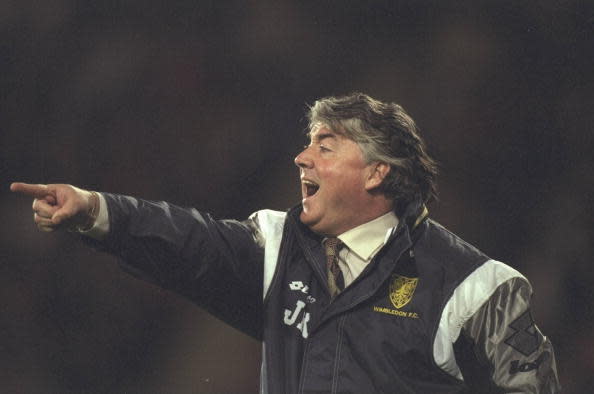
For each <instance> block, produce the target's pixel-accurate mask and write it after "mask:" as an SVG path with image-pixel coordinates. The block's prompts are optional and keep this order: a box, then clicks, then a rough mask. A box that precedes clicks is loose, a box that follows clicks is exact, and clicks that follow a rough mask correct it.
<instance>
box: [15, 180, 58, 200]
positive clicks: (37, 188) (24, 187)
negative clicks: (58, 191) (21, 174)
mask: <svg viewBox="0 0 594 394" xmlns="http://www.w3.org/2000/svg"><path fill="white" fill-rule="evenodd" d="M10 191H12V192H16V193H22V194H26V195H28V196H31V197H35V198H44V197H46V196H48V195H52V196H53V193H51V192H50V190H49V188H48V187H47V185H32V184H29V183H21V182H15V183H13V184H11V185H10Z"/></svg>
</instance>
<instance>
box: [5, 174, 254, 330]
mask: <svg viewBox="0 0 594 394" xmlns="http://www.w3.org/2000/svg"><path fill="white" fill-rule="evenodd" d="M11 190H13V191H15V192H20V193H23V194H26V195H29V196H31V197H34V198H35V200H34V203H33V210H34V211H35V215H34V216H35V219H34V220H35V222H36V223H37V226H38V227H39V228H40V229H41V230H44V231H53V230H57V229H76V230H79V231H80V230H88V229H89V228H91V227H92V226H93V222H94V221H95V219H96V217H97V216H96V213H97V207H98V205H96V204H99V199H101V200H103V202H104V204H105V205H104V206H103V207H102V209H103V208H104V209H105V212H103V213H102V215H103V214H106V213H108V215H106V216H108V220H109V223H108V224H109V232H108V233H107V234H103V237H101V241H100V242H99V241H96V240H94V239H91V238H89V237H83V240H84V241H85V242H87V243H90V244H91V245H92V246H94V247H96V248H98V249H101V250H104V251H106V252H108V253H111V254H113V255H115V256H117V257H119V258H120V261H121V266H122V268H123V269H124V270H126V271H128V272H129V273H131V274H133V275H134V276H137V277H140V278H142V279H144V280H147V281H151V282H153V283H155V284H158V285H159V286H162V287H164V288H168V289H171V290H173V291H175V292H177V293H179V294H182V295H184V296H186V297H188V298H189V299H191V300H193V301H194V302H196V303H197V304H199V305H200V306H202V307H204V308H205V309H207V310H208V311H209V312H211V313H212V314H213V315H215V316H217V317H218V318H220V319H221V320H223V321H226V322H227V323H229V324H231V325H232V326H234V327H236V328H238V329H240V330H241V331H244V332H246V333H247V334H249V335H252V336H254V337H259V335H260V319H261V302H262V286H263V285H262V276H263V274H262V270H263V263H264V250H263V245H262V244H261V242H259V241H258V240H257V239H256V238H257V228H255V227H254V225H252V224H250V223H251V222H250V221H247V222H238V221H235V220H215V219H213V218H212V217H211V216H210V215H208V214H206V213H202V212H199V211H197V210H195V209H192V208H183V207H179V206H176V205H173V204H169V203H166V202H154V201H146V200H140V199H136V198H133V197H128V196H121V195H115V194H109V193H101V196H100V197H99V195H98V194H97V193H95V192H90V191H86V190H82V189H79V188H77V187H74V186H71V185H29V184H24V183H15V184H13V185H12V186H11ZM87 235H89V233H87Z"/></svg>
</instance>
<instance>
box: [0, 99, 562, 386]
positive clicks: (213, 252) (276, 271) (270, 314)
mask: <svg viewBox="0 0 594 394" xmlns="http://www.w3.org/2000/svg"><path fill="white" fill-rule="evenodd" d="M309 120H310V132H309V137H310V141H311V142H310V144H309V145H308V146H306V147H305V149H304V150H303V151H302V152H301V153H300V154H299V155H298V156H297V157H296V158H295V163H296V164H297V166H298V167H299V170H300V175H301V188H302V197H303V199H302V202H301V204H299V205H298V206H297V207H295V208H293V209H291V210H289V211H288V212H275V211H270V210H263V211H259V212H256V213H255V214H253V215H252V216H251V217H250V218H249V219H248V220H246V221H244V222H239V221H234V220H214V219H213V218H212V217H210V216H209V215H208V214H204V213H200V212H198V211H196V210H194V209H185V208H180V207H177V206H174V205H171V204H168V203H164V202H160V203H155V202H149V201H143V200H138V199H135V198H132V197H126V196H120V195H113V194H107V193H101V194H99V193H96V192H89V191H86V190H81V189H78V188H75V187H73V186H70V185H26V184H21V183H16V184H13V185H12V186H11V189H12V190H13V191H17V192H22V193H25V194H28V195H31V196H34V197H35V200H34V203H33V210H34V211H35V217H34V220H35V222H36V223H37V225H38V226H39V228H40V229H42V230H46V231H52V230H54V229H57V228H70V229H75V230H76V231H80V232H81V233H83V234H84V235H85V236H86V237H84V238H85V239H86V240H87V242H89V243H91V244H93V245H94V246H96V247H98V248H101V249H103V250H105V251H107V252H110V253H113V254H115V255H117V256H119V257H120V258H121V260H122V265H123V267H124V268H125V269H127V270H129V271H130V272H132V273H133V274H135V275H137V276H141V277H144V278H146V279H147V280H151V281H154V282H156V283H158V284H159V285H161V286H163V287H166V288H170V289H173V290H175V291H177V292H179V293H181V294H183V295H185V296H187V297H189V298H190V299H192V300H194V301H195V302H197V303H198V304H199V305H201V306H203V307H204V308H206V309H207V310H208V311H210V312H211V313H212V314H214V315H215V316H217V317H219V318H221V319H222V320H224V321H226V322H228V323H229V324H231V325H233V326H235V327H237V328H239V329H240V330H242V331H243V332H245V333H247V334H249V335H252V336H254V337H256V338H259V339H261V340H262V342H263V366H262V376H261V387H262V392H264V393H394V392H398V393H461V392H472V393H476V392H514V393H556V392H558V391H559V383H558V379H557V373H556V366H555V358H554V354H553V349H552V346H551V344H550V342H549V341H548V340H547V339H546V338H545V337H544V336H543V335H542V334H541V333H540V331H539V330H538V328H537V327H536V325H535V324H534V321H533V320H532V316H531V314H530V296H531V287H530V284H529V283H528V281H527V280H526V278H524V277H523V276H522V275H521V274H520V273H519V272H517V271H516V270H514V269H512V268H511V267H509V266H507V265H505V264H503V263H500V262H497V261H495V260H492V259H490V258H489V257H487V256H485V255H484V254H483V253H482V252H480V251H479V250H477V249H476V248H474V247H473V246H471V245H469V244H467V243H465V242H464V241H462V240H461V239H460V238H458V237H457V236H455V235H453V234H452V233H450V232H449V231H447V230H446V229H445V228H443V227H442V226H440V225H439V224H437V223H436V222H434V221H432V220H430V219H428V217H427V209H426V206H425V205H426V203H428V202H429V201H430V200H431V199H432V198H433V197H434V195H435V182H434V178H435V175H436V170H435V165H434V162H433V160H432V159H431V158H430V157H429V156H428V155H427V153H426V150H425V146H424V143H423V141H422V140H421V138H420V137H419V134H418V131H417V128H416V126H415V124H414V122H413V120H412V119H411V118H410V117H409V116H408V115H407V114H406V113H405V112H404V110H403V109H402V108H401V107H400V106H398V105H397V104H393V103H382V102H379V101H377V100H374V99H372V98H370V97H368V96H366V95H363V94H352V95H349V96H344V97H330V98H325V99H321V100H319V101H317V102H316V103H315V105H314V106H313V107H312V108H311V109H310V112H309Z"/></svg>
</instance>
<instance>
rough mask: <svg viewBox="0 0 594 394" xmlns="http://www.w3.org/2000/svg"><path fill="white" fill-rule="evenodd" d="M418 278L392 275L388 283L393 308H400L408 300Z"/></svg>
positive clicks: (413, 291) (411, 295)
mask: <svg viewBox="0 0 594 394" xmlns="http://www.w3.org/2000/svg"><path fill="white" fill-rule="evenodd" d="M418 282H419V278H407V277H406V276H401V275H394V276H393V277H392V283H391V284H390V301H392V305H394V307H395V308H397V309H400V308H402V307H403V306H405V305H406V304H408V303H409V302H410V300H411V299H412V297H413V294H414V293H415V289H416V288H417V283H418Z"/></svg>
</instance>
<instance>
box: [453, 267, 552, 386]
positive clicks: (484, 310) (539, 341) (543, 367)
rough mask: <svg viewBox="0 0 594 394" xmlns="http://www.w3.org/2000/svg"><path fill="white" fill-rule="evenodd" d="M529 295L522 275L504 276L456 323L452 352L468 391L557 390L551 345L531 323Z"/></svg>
mask: <svg viewBox="0 0 594 394" xmlns="http://www.w3.org/2000/svg"><path fill="white" fill-rule="evenodd" d="M531 295H532V290H531V287H530V284H529V283H528V281H527V280H526V279H525V278H523V277H516V278H513V279H509V280H507V281H506V282H504V283H502V284H501V285H499V286H498V287H497V288H496V290H495V292H494V293H493V294H492V295H491V296H490V297H489V298H488V300H487V301H486V302H485V303H484V304H483V305H482V306H481V307H480V308H479V309H478V310H477V311H476V313H474V314H473V315H472V316H471V317H470V318H469V319H468V320H467V321H466V322H465V323H464V325H463V326H462V330H461V332H460V337H459V338H458V340H457V341H456V343H455V344H454V351H455V354H456V361H457V363H458V365H459V366H460V370H461V372H462V375H463V377H464V380H465V382H466V383H467V384H468V385H469V386H470V388H471V389H472V390H471V391H472V392H477V393H539V394H541V393H543V394H544V393H546V394H549V393H550V394H552V393H558V392H560V385H559V380H558V376H557V371H556V365H555V355H554V353H553V347H552V345H551V342H550V341H549V340H548V339H547V338H546V337H545V336H544V335H543V334H542V333H541V332H540V330H539V329H538V327H537V326H536V324H535V323H534V320H533V318H532V314H531V312H530V298H531Z"/></svg>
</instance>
